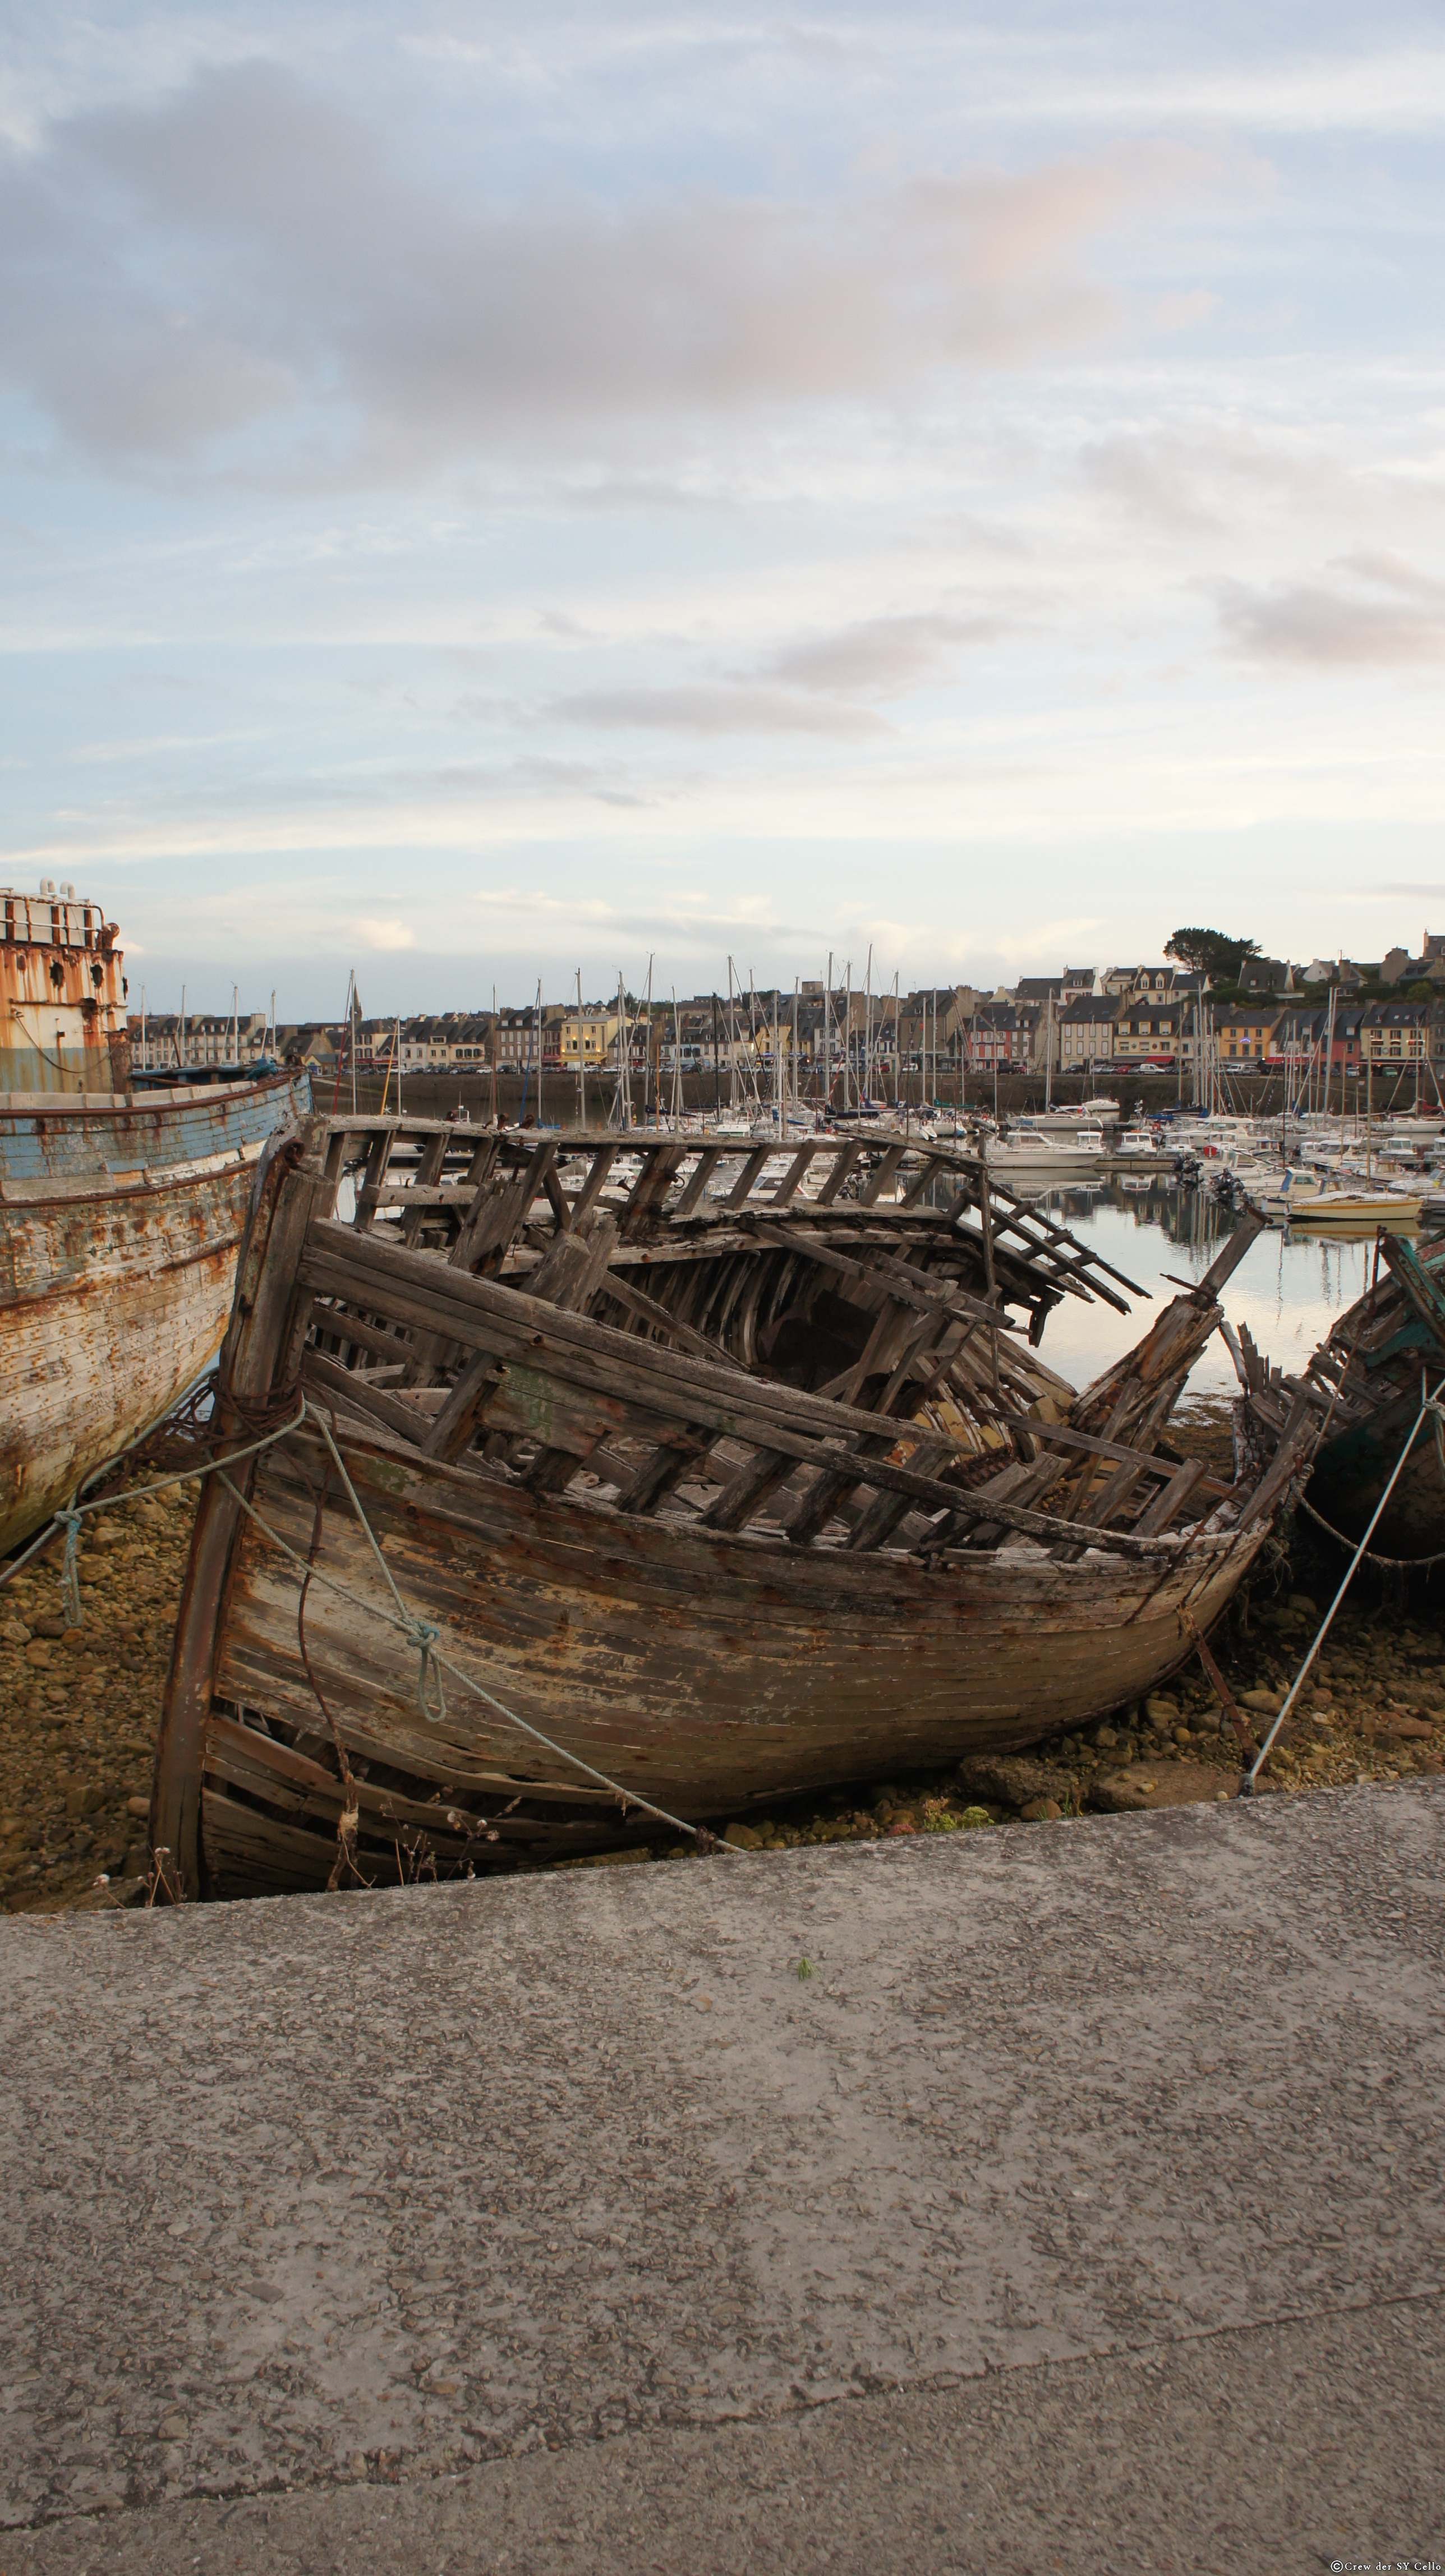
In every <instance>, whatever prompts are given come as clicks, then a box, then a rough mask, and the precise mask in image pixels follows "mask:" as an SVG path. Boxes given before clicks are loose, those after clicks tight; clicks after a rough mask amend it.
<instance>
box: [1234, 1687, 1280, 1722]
mask: <svg viewBox="0 0 1445 2576" xmlns="http://www.w3.org/2000/svg"><path fill="white" fill-rule="evenodd" d="M1284 1703H1285V1694H1284V1692H1283V1691H1282V1690H1268V1689H1266V1688H1265V1687H1264V1685H1263V1684H1261V1685H1260V1686H1259V1687H1258V1688H1257V1689H1255V1690H1247V1691H1241V1692H1240V1694H1239V1705H1240V1707H1241V1708H1252V1709H1253V1710H1254V1713H1255V1715H1256V1717H1278V1715H1279V1713H1280V1710H1281V1709H1282V1708H1283V1706H1284Z"/></svg>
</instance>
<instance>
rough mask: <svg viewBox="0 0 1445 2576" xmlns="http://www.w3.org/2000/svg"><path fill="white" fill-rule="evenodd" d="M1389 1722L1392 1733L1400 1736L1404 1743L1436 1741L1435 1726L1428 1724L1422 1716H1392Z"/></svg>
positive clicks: (1429, 1742)
mask: <svg viewBox="0 0 1445 2576" xmlns="http://www.w3.org/2000/svg"><path fill="white" fill-rule="evenodd" d="M1387 1724H1388V1726H1389V1729H1390V1733H1391V1734H1392V1735H1395V1736H1398V1737H1399V1739H1400V1741H1401V1743H1402V1744H1433V1743H1434V1741H1435V1729H1434V1727H1433V1726H1427V1725H1426V1723H1425V1720H1424V1719H1423V1718H1422V1717H1392V1718H1390V1719H1388V1720H1387Z"/></svg>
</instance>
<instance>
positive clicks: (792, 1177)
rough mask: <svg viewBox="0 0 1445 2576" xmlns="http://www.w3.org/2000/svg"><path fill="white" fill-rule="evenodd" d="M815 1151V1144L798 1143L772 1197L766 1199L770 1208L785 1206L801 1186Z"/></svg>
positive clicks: (816, 1149)
mask: <svg viewBox="0 0 1445 2576" xmlns="http://www.w3.org/2000/svg"><path fill="white" fill-rule="evenodd" d="M817 1152H818V1148H817V1146H816V1145H815V1144H810V1145H800V1146H799V1147H798V1150H797V1152H796V1154H795V1155H794V1156H793V1159H792V1161H791V1163H790V1164H789V1165H788V1168H787V1170H786V1171H785V1172H784V1174H783V1177H782V1179H781V1180H780V1181H779V1183H778V1186H777V1188H776V1189H775V1190H774V1192H773V1195H772V1197H771V1198H770V1199H769V1201H768V1205H769V1207H770V1208H774V1209H776V1208H785V1207H786V1206H787V1205H788V1203H789V1201H790V1199H791V1198H792V1197H793V1195H794V1193H795V1191H796V1190H797V1189H798V1188H799V1187H800V1186H801V1184H802V1182H803V1179H804V1178H805V1176H806V1174H807V1172H808V1171H809V1169H810V1167H811V1165H812V1163H813V1161H814V1158H815V1156H816V1155H817Z"/></svg>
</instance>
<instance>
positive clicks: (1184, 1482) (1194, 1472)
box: [1134, 1458, 1204, 1538]
mask: <svg viewBox="0 0 1445 2576" xmlns="http://www.w3.org/2000/svg"><path fill="white" fill-rule="evenodd" d="M1203 1479H1204V1461H1203V1459H1202V1458H1186V1459H1185V1461H1184V1464H1183V1466H1182V1467H1180V1468H1178V1469H1177V1470H1176V1471H1175V1473H1174V1474H1173V1475H1172V1476H1171V1477H1170V1479H1169V1482H1168V1484H1167V1485H1162V1486H1161V1487H1160V1489H1159V1491H1158V1493H1157V1494H1156V1495H1155V1496H1154V1498H1153V1500H1152V1502H1149V1503H1147V1504H1146V1505H1145V1507H1144V1509H1143V1511H1142V1512H1141V1513H1140V1515H1139V1517H1138V1519H1137V1520H1136V1522H1135V1523H1134V1535H1135V1537H1136V1538H1153V1537H1154V1536H1155V1535H1156V1533H1157V1532H1158V1531H1160V1530H1162V1529H1167V1528H1168V1526H1169V1523H1170V1522H1171V1521H1172V1520H1177V1519H1178V1516H1179V1514H1180V1512H1181V1511H1182V1510H1183V1508H1184V1505H1185V1504H1186V1503H1187V1502H1188V1500H1189V1497H1190V1495H1191V1494H1192V1493H1193V1491H1194V1489H1195V1487H1196V1485H1198V1484H1201V1483H1202V1482H1203Z"/></svg>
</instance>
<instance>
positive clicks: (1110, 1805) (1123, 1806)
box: [1084, 1773, 1149, 1816]
mask: <svg viewBox="0 0 1445 2576" xmlns="http://www.w3.org/2000/svg"><path fill="white" fill-rule="evenodd" d="M1084 1804H1085V1806H1086V1807H1089V1808H1091V1809H1092V1810H1093V1812H1094V1814H1095V1815H1096V1816H1134V1815H1138V1814H1139V1813H1140V1811H1141V1810H1142V1809H1144V1808H1147V1806H1148V1804H1149V1801H1148V1799H1147V1797H1146V1796H1145V1794H1144V1791H1143V1790H1142V1789H1141V1788H1137V1787H1136V1786H1135V1784H1134V1782H1133V1781H1132V1780H1121V1779H1119V1777H1118V1776H1117V1774H1115V1773H1109V1774H1106V1776H1105V1777H1104V1778H1103V1779H1102V1780H1096V1781H1095V1782H1094V1784H1093V1787H1092V1788H1091V1789H1089V1790H1088V1791H1086V1793H1085V1797H1084Z"/></svg>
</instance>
